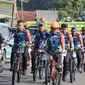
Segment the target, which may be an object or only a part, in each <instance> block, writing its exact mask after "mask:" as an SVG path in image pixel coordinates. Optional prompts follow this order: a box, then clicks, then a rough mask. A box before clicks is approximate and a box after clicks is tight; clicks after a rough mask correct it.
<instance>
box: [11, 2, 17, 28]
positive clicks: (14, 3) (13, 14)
mask: <svg viewBox="0 0 85 85" xmlns="http://www.w3.org/2000/svg"><path fill="white" fill-rule="evenodd" d="M16 11H17V9H16V0H14V1H13V6H12V21H11V28H13V23H14V18H15V16H16Z"/></svg>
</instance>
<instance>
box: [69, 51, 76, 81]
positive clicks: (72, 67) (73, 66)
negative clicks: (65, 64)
mask: <svg viewBox="0 0 85 85" xmlns="http://www.w3.org/2000/svg"><path fill="white" fill-rule="evenodd" d="M75 58H76V52H75V51H73V55H72V56H71V58H70V59H69V63H70V65H69V72H70V82H71V83H73V81H75V73H76V62H75Z"/></svg>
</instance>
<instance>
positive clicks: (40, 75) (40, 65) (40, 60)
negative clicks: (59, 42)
mask: <svg viewBox="0 0 85 85" xmlns="http://www.w3.org/2000/svg"><path fill="white" fill-rule="evenodd" d="M38 63H39V67H38V71H39V79H42V77H43V66H42V59H41V57H39V58H38Z"/></svg>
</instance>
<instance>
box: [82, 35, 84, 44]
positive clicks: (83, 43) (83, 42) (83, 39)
mask: <svg viewBox="0 0 85 85" xmlns="http://www.w3.org/2000/svg"><path fill="white" fill-rule="evenodd" d="M82 39H83V45H84V46H85V35H84V34H82Z"/></svg>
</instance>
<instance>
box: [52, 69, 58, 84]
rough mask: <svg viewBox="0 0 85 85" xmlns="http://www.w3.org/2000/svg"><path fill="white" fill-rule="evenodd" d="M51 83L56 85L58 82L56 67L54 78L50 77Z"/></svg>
mask: <svg viewBox="0 0 85 85" xmlns="http://www.w3.org/2000/svg"><path fill="white" fill-rule="evenodd" d="M52 83H53V85H57V83H58V72H57V70H56V69H55V70H54V78H53V79H52Z"/></svg>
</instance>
